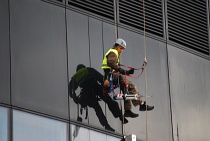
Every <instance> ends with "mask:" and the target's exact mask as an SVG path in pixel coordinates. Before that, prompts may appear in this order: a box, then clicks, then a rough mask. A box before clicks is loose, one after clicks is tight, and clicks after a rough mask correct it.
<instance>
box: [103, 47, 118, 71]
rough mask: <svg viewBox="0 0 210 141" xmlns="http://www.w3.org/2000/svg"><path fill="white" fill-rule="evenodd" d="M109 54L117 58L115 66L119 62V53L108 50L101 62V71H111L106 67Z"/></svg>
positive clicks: (114, 50)
mask: <svg viewBox="0 0 210 141" xmlns="http://www.w3.org/2000/svg"><path fill="white" fill-rule="evenodd" d="M110 52H114V53H115V55H116V56H117V65H118V64H119V62H120V60H119V53H118V51H117V50H116V49H110V50H108V52H107V53H106V54H105V56H104V59H103V62H102V67H101V68H102V69H111V68H110V67H109V66H108V65H107V56H108V55H109V53H110Z"/></svg>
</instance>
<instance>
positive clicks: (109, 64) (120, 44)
mask: <svg viewBox="0 0 210 141" xmlns="http://www.w3.org/2000/svg"><path fill="white" fill-rule="evenodd" d="M125 48H126V42H125V41H124V40H123V39H120V38H118V39H117V40H116V42H115V43H114V46H113V47H112V48H111V49H109V50H108V51H107V53H106V54H105V55H104V59H103V62H102V69H103V70H104V73H105V75H104V78H105V82H106V81H109V80H110V79H109V78H110V75H111V74H113V77H114V79H113V85H117V84H118V82H119V83H120V84H119V85H120V89H121V90H122V92H123V93H124V94H125V85H126V84H127V85H128V93H129V94H138V95H139V98H138V99H137V100H125V101H124V110H125V112H124V113H125V114H124V116H125V117H131V118H135V117H138V116H139V115H138V114H135V113H133V112H132V111H131V108H132V104H131V103H133V105H134V106H138V105H140V106H139V110H140V111H146V110H147V111H150V110H153V109H154V106H149V105H146V102H145V101H143V100H142V98H141V96H140V93H139V91H138V89H137V87H136V85H135V84H134V83H133V82H131V81H129V80H128V79H126V80H124V79H125V78H124V77H123V75H126V74H133V73H134V69H130V70H124V69H123V68H121V67H120V59H119V56H120V54H121V53H122V52H123V51H124V49H125ZM113 72H117V73H113ZM125 82H126V84H125ZM108 84H109V83H108ZM105 87H106V88H105V89H104V90H105V91H106V92H107V90H109V88H108V87H107V86H106V84H105Z"/></svg>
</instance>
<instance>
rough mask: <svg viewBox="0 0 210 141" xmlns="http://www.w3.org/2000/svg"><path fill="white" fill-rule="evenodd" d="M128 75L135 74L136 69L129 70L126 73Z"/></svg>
mask: <svg viewBox="0 0 210 141" xmlns="http://www.w3.org/2000/svg"><path fill="white" fill-rule="evenodd" d="M126 74H134V69H133V68H132V69H130V70H128V71H127V72H126Z"/></svg>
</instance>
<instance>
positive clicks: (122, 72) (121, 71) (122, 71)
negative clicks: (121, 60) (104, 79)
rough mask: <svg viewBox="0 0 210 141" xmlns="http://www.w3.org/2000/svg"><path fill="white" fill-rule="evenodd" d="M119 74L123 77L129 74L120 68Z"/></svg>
mask: <svg viewBox="0 0 210 141" xmlns="http://www.w3.org/2000/svg"><path fill="white" fill-rule="evenodd" d="M119 72H120V73H121V74H123V75H125V74H128V73H127V71H126V70H124V69H122V68H119Z"/></svg>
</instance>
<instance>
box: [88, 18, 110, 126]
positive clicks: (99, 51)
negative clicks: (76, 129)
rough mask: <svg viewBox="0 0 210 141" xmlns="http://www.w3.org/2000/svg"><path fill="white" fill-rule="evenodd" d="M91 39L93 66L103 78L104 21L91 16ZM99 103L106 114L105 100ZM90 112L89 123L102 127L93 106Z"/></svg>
mask: <svg viewBox="0 0 210 141" xmlns="http://www.w3.org/2000/svg"><path fill="white" fill-rule="evenodd" d="M89 39H90V61H91V67H92V68H94V69H95V70H96V71H97V72H98V73H99V74H100V75H99V76H101V78H103V71H102V69H101V62H102V58H103V41H102V22H101V21H98V20H95V19H93V18H89ZM99 86H100V83H99ZM99 88H100V87H99ZM101 90H102V89H101ZM101 92H102V91H101ZM97 94H98V95H100V94H102V93H97ZM98 103H99V105H100V107H101V109H102V112H103V114H104V115H105V103H104V101H98ZM89 113H90V115H89V120H90V122H89V123H90V124H91V125H95V126H98V127H101V124H100V123H99V120H98V118H97V116H96V114H95V111H94V109H93V108H91V109H89ZM107 120H108V119H107ZM108 121H109V120H108Z"/></svg>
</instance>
